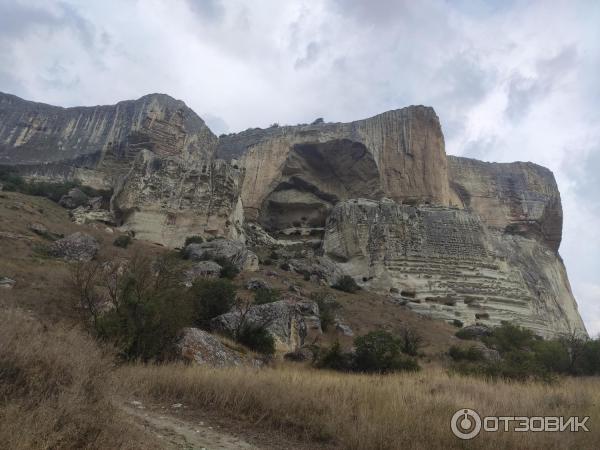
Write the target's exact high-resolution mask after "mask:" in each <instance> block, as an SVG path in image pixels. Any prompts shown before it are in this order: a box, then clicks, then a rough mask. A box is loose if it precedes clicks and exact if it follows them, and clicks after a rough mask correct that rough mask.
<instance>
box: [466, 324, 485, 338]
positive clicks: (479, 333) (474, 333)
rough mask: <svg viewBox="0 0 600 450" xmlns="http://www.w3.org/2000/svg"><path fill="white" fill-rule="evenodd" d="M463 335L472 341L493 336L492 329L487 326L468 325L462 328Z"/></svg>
mask: <svg viewBox="0 0 600 450" xmlns="http://www.w3.org/2000/svg"><path fill="white" fill-rule="evenodd" d="M461 334H463V335H464V336H466V337H469V338H470V339H481V338H483V337H486V336H490V335H491V334H492V330H491V329H490V327H488V326H485V325H467V326H466V327H463V328H461Z"/></svg>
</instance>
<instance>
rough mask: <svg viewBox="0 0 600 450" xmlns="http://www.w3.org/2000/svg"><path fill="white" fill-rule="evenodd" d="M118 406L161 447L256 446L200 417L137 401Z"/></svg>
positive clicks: (214, 449)
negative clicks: (161, 445) (189, 416)
mask: <svg viewBox="0 0 600 450" xmlns="http://www.w3.org/2000/svg"><path fill="white" fill-rule="evenodd" d="M121 408H122V410H123V411H124V412H125V413H127V415H128V416H129V417H131V418H132V419H133V420H134V422H136V423H137V424H139V425H140V426H141V427H142V428H143V429H144V430H145V431H146V432H149V433H151V434H153V435H155V436H156V437H157V439H159V441H160V442H161V443H164V448H170V449H171V448H172V449H186V450H187V449H190V450H191V449H194V450H200V449H206V450H249V449H251V450H259V447H256V446H254V445H252V444H250V443H248V442H246V441H244V440H243V439H240V438H238V437H236V436H233V435H231V434H228V433H226V432H224V431H221V430H218V429H215V428H214V427H212V426H210V425H208V424H206V423H205V422H203V421H200V420H198V421H196V420H194V421H190V420H189V419H188V418H186V419H182V418H179V417H175V416H174V415H173V413H171V412H170V411H163V410H158V411H157V410H154V409H151V408H147V407H145V406H144V405H142V404H141V403H138V402H133V404H131V403H130V404H125V405H121Z"/></svg>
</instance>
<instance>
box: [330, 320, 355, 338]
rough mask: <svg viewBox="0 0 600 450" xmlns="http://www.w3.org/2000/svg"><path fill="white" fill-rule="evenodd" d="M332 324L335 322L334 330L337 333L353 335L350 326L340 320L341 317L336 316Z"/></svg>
mask: <svg viewBox="0 0 600 450" xmlns="http://www.w3.org/2000/svg"><path fill="white" fill-rule="evenodd" d="M334 324H335V330H336V331H337V332H338V333H341V334H343V335H344V336H354V331H352V328H350V325H348V324H347V323H346V322H344V321H342V319H340V318H336V319H335V322H334Z"/></svg>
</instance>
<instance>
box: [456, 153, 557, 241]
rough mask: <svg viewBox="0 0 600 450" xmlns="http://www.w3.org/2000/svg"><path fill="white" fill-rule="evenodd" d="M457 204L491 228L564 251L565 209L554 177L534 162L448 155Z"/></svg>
mask: <svg viewBox="0 0 600 450" xmlns="http://www.w3.org/2000/svg"><path fill="white" fill-rule="evenodd" d="M448 165H449V169H450V186H451V187H452V189H453V193H454V194H455V195H456V197H455V200H454V201H455V203H456V204H458V205H459V206H460V207H463V208H469V209H472V210H473V211H474V212H476V213H477V214H479V215H480V216H481V218H482V219H483V221H484V222H485V224H486V225H487V226H488V227H490V228H495V229H499V230H501V231H504V232H506V233H513V234H520V235H523V236H526V237H531V238H535V239H538V240H540V241H542V242H544V243H546V244H547V245H548V247H549V248H551V249H552V250H554V251H555V252H557V251H558V247H559V246H560V240H561V236H562V220H563V219H562V207H561V202H560V194H559V192H558V187H557V186H556V181H555V180H554V175H552V172H550V171H549V170H548V169H546V168H545V167H541V166H538V165H537V164H533V163H524V162H515V163H487V162H482V161H477V160H475V159H469V158H458V157H455V156H449V157H448Z"/></svg>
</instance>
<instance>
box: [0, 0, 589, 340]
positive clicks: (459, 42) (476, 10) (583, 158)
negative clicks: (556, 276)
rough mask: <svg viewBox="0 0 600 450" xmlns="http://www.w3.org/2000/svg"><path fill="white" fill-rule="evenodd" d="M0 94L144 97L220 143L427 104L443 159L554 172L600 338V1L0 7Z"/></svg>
mask: <svg viewBox="0 0 600 450" xmlns="http://www.w3.org/2000/svg"><path fill="white" fill-rule="evenodd" d="M0 91H3V92H9V93H12V94H15V95H18V96H20V97H23V98H25V99H28V100H35V101H40V102H45V103H50V104H56V105H60V106H77V105H97V104H112V103H116V102H117V101H120V100H125V99H133V98H138V97H141V96H142V95H145V94H148V93H152V92H163V93H167V94H169V95H171V96H173V97H176V98H179V99H181V100H183V101H185V102H186V103H187V104H188V106H190V107H191V108H192V109H194V111H196V112H197V113H198V114H199V115H200V116H201V117H202V118H203V119H204V120H205V121H206V122H207V124H208V125H209V126H210V128H211V129H212V130H213V132H215V133H216V134H220V133H228V132H235V131H241V130H244V129H246V128H250V127H267V126H269V125H270V124H272V123H275V122H277V123H280V124H296V123H306V122H312V121H313V120H314V119H315V118H317V117H323V118H325V120H326V121H332V122H337V121H351V120H357V119H361V118H365V117H370V116H373V115H375V114H378V113H381V112H384V111H387V110H390V109H396V108H400V107H404V106H407V105H411V104H424V105H429V106H433V107H434V108H435V110H436V112H437V114H438V116H439V117H440V120H441V123H442V128H443V131H444V135H445V139H446V151H447V153H448V154H452V155H462V156H469V157H473V158H478V159H482V160H486V161H500V162H509V161H517V160H518V161H532V162H535V163H538V164H541V165H544V166H546V167H548V168H550V169H551V170H552V171H553V172H554V174H555V176H556V179H557V182H558V185H559V189H560V191H561V196H562V202H563V210H564V216H565V219H564V228H563V241H562V245H561V248H560V253H561V255H562V257H563V259H564V260H565V264H566V266H567V270H568V273H569V277H570V280H571V284H572V287H573V291H574V294H575V297H576V299H577V301H578V304H579V310H580V312H581V314H582V317H583V319H584V321H585V323H586V326H587V328H588V331H589V332H590V334H591V335H598V334H599V333H600V276H599V274H600V176H598V174H599V173H600V2H599V1H595V0H589V1H573V0H571V1H559V0H554V1H549V0H548V1H542V0H540V1H534V2H532V1H523V2H521V1H516V0H504V1H499V0H497V1H485V2H484V1H467V0H456V1H450V0H445V1H444V0H439V1H435V0H431V1H430V0H423V1H418V2H416V1H412V0H406V1H399V0H396V1H392V0H347V1H344V0H305V1H302V0H286V1H281V0H252V1H249V0H248V1H242V0H168V1H167V0H164V1H158V0H143V1H142V0H139V1H134V0H102V1H95V2H92V1H86V0H80V1H76V0H62V1H57V0H39V1H37V2H36V1H27V0H0Z"/></svg>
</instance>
